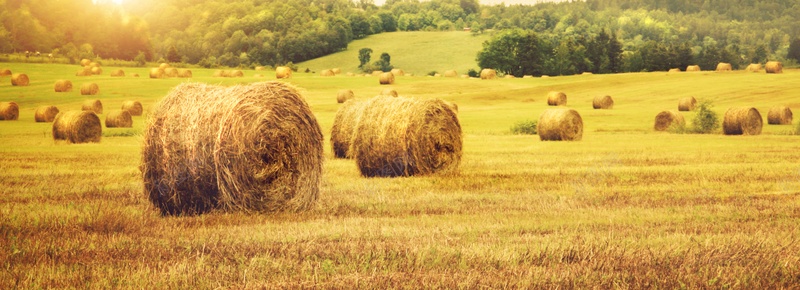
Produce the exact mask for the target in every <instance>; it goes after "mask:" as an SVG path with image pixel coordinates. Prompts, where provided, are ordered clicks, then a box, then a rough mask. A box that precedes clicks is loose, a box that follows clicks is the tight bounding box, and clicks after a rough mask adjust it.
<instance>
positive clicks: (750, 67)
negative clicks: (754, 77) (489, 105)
mask: <svg viewBox="0 0 800 290" xmlns="http://www.w3.org/2000/svg"><path fill="white" fill-rule="evenodd" d="M761 69H762V68H761V64H760V63H751V64H749V65H747V71H749V72H760V71H761Z"/></svg>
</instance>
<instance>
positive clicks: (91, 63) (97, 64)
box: [89, 61, 100, 67]
mask: <svg viewBox="0 0 800 290" xmlns="http://www.w3.org/2000/svg"><path fill="white" fill-rule="evenodd" d="M89 66H90V67H100V64H99V63H97V62H94V61H93V62H90V63H89Z"/></svg>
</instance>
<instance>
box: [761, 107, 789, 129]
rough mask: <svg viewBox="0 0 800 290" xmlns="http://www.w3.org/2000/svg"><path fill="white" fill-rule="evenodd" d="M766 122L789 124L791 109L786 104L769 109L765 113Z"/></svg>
mask: <svg viewBox="0 0 800 290" xmlns="http://www.w3.org/2000/svg"><path fill="white" fill-rule="evenodd" d="M767 124H770V125H791V124H792V109H789V107H787V106H777V107H772V108H770V109H769V113H767Z"/></svg>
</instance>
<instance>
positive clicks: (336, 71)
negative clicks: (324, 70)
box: [331, 67, 342, 75]
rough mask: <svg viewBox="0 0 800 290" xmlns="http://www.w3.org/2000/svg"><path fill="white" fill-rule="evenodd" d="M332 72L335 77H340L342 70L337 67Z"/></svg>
mask: <svg viewBox="0 0 800 290" xmlns="http://www.w3.org/2000/svg"><path fill="white" fill-rule="evenodd" d="M331 71H332V72H333V74H335V75H339V74H341V73H342V69H340V68H338V67H336V68H332V69H331Z"/></svg>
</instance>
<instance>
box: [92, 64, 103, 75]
mask: <svg viewBox="0 0 800 290" xmlns="http://www.w3.org/2000/svg"><path fill="white" fill-rule="evenodd" d="M89 70H90V71H91V72H92V75H96V76H99V75H101V74H103V69H102V68H100V67H99V66H92V68H90V69H89Z"/></svg>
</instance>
